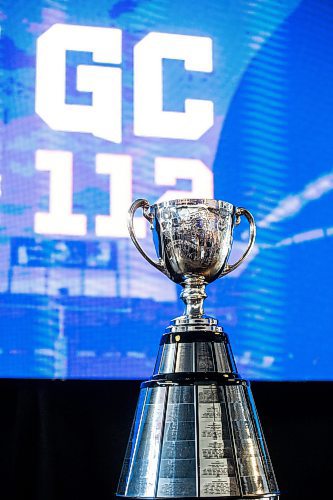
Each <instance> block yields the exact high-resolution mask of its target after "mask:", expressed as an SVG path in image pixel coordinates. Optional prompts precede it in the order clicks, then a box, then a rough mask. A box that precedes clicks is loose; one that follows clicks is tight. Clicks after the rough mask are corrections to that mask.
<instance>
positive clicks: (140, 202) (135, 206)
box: [127, 198, 168, 275]
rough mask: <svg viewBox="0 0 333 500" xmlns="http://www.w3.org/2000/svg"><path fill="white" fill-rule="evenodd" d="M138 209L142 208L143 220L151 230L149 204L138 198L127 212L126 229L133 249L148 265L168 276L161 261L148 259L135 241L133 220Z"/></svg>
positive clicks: (151, 218)
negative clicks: (145, 220)
mask: <svg viewBox="0 0 333 500" xmlns="http://www.w3.org/2000/svg"><path fill="white" fill-rule="evenodd" d="M138 208H142V214H143V216H144V218H145V219H147V221H148V222H149V223H150V229H153V220H154V215H153V214H151V213H149V208H150V205H149V202H148V201H147V200H144V199H142V198H140V199H138V200H135V201H134V203H132V205H131V208H130V209H129V211H128V220H127V227H128V231H129V234H130V237H131V239H132V241H133V243H134V245H135V247H136V248H137V249H138V251H139V252H140V253H141V255H142V257H144V258H145V259H146V260H147V261H148V262H149V264H151V265H152V266H154V267H156V269H158V270H159V271H161V272H162V273H164V274H166V275H168V274H167V270H166V267H165V265H164V262H163V261H162V259H158V260H154V259H151V258H150V257H149V255H147V254H146V252H145V251H144V250H143V248H142V247H141V245H140V243H139V242H138V240H137V239H136V236H135V232H134V223H133V218H134V214H135V212H136V211H137V209H138Z"/></svg>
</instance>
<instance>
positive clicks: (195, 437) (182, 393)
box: [118, 382, 278, 499]
mask: <svg viewBox="0 0 333 500" xmlns="http://www.w3.org/2000/svg"><path fill="white" fill-rule="evenodd" d="M143 385H145V384H143ZM249 395H250V388H249V386H248V385H247V384H245V383H244V382H239V383H236V382H233V383H227V384H223V385H218V384H217V383H212V382H209V383H207V382H206V383H195V384H189V385H182V384H179V383H171V382H168V383H166V384H165V385H164V386H161V385H159V386H157V387H154V388H147V387H143V388H142V389H141V395H140V399H139V403H138V409H137V413H136V417H135V422H134V425H133V429H132V433H131V437H130V441H129V445H128V449H127V452H126V457H125V461H124V467H123V471H122V476H121V480H120V482H119V488H118V495H121V496H126V497H138V498H173V497H177V498H186V497H191V498H195V497H203V498H206V497H224V498H228V497H233V496H236V497H239V498H243V497H251V498H264V497H265V498H272V499H273V498H278V497H277V495H278V489H277V485H276V481H275V478H274V475H273V476H272V470H271V469H270V464H269V463H267V461H266V458H267V457H268V452H267V449H266V447H265V445H264V442H263V440H262V436H261V435H260V434H258V428H257V423H256V418H257V416H256V415H255V414H254V413H253V412H254V409H253V406H252V402H251V398H250V396H249ZM239 406H242V411H241V412H233V411H232V409H233V408H234V407H237V408H239ZM260 432H261V431H260ZM265 457H266V458H265Z"/></svg>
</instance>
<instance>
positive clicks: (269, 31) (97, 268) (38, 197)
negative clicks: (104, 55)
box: [0, 0, 333, 380]
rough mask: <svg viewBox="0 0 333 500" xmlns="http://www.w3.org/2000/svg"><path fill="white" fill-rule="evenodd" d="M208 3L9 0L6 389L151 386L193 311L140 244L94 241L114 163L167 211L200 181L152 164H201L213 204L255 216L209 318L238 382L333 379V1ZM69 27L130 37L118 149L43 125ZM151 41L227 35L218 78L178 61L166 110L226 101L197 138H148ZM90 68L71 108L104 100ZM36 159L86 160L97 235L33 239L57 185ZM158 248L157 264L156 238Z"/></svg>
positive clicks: (4, 30)
mask: <svg viewBox="0 0 333 500" xmlns="http://www.w3.org/2000/svg"><path fill="white" fill-rule="evenodd" d="M204 4H205V2H199V1H198V2H193V1H191V2H190V1H187V0H184V1H182V2H176V1H171V2H170V1H166V0H152V1H149V2H147V1H141V0H132V1H124V0H123V1H121V0H120V1H117V2H112V1H111V2H110V1H104V0H101V1H99V2H92V1H90V0H85V1H84V2H83V1H79V2H68V1H55V2H48V1H46V0H44V1H39V0H35V1H34V2H32V1H24V2H23V1H16V2H3V3H2V10H1V11H0V19H1V38H0V44H1V45H0V57H1V60H0V63H1V74H2V77H1V82H0V85H1V113H0V119H1V122H0V133H1V149H0V159H1V167H0V175H1V196H0V279H1V282H0V376H1V377H30V378H115V379H120V378H144V377H147V376H149V375H150V374H151V372H152V369H153V365H154V361H155V355H156V353H157V347H158V342H159V338H160V336H161V335H162V333H163V331H164V328H165V327H166V326H167V324H168V322H169V321H170V319H172V318H173V317H175V316H177V315H180V314H181V313H182V303H181V301H180V300H179V299H178V296H179V293H180V287H177V286H176V285H174V284H173V283H171V281H169V280H168V279H167V278H166V277H165V276H163V275H162V274H160V273H158V271H157V270H155V269H154V268H152V267H151V266H149V264H148V263H147V262H145V261H144V260H143V259H142V257H141V256H140V255H139V254H138V252H137V251H136V249H135V248H134V246H133V244H132V243H131V241H130V239H129V238H128V237H122V238H97V237H96V234H95V233H94V224H93V221H94V217H95V215H96V214H103V213H105V214H107V213H108V206H109V192H108V182H107V178H105V179H103V177H102V176H101V178H100V179H98V180H96V172H95V163H94V162H95V155H96V154H97V153H115V154H127V155H131V156H132V157H133V198H139V197H145V198H147V199H148V200H150V201H151V202H152V203H153V202H154V201H155V200H156V199H158V198H159V197H160V196H161V195H162V194H163V192H165V191H166V190H167V189H177V190H179V189H181V190H185V191H186V190H189V189H190V188H191V185H190V181H188V180H187V181H186V180H184V181H182V180H179V181H178V182H177V185H176V186H174V187H170V186H169V187H162V186H157V185H155V184H154V180H153V165H154V159H155V158H156V157H163V156H167V157H183V158H197V159H201V160H202V161H204V162H205V164H206V165H208V166H209V167H210V168H211V169H212V171H213V174H214V196H215V198H216V199H222V200H226V201H229V202H231V203H233V204H235V205H238V206H244V207H246V208H247V209H249V210H250V211H251V212H252V213H253V215H254V217H255V219H256V222H257V226H258V235H257V242H256V245H255V249H254V252H253V253H252V256H251V259H249V260H248V261H247V262H246V263H245V264H244V265H243V266H242V267H240V268H239V269H238V270H237V272H235V273H233V274H230V276H228V277H226V278H224V279H223V280H219V281H218V282H214V283H213V284H211V285H209V287H208V288H207V293H208V298H207V300H206V312H207V313H208V314H211V315H213V316H216V317H217V318H218V319H219V320H220V323H221V324H222V325H223V327H224V328H225V330H226V331H227V332H228V333H229V334H230V338H231V342H232V346H233V350H234V354H235V356H236V361H237V365H238V369H239V371H240V373H241V374H242V375H243V376H244V377H248V378H251V379H266V380H309V379H310V380H311V379H313V380H328V379H332V378H333V370H332V354H333V339H332V335H331V331H332V319H333V317H332V316H333V313H332V310H333V308H332V302H333V290H332V286H331V283H332V278H333V271H332V254H333V239H332V236H333V216H332V214H333V206H332V201H333V194H332V189H333V170H332V169H333V140H332V131H333V93H332V82H333V50H332V47H333V32H332V29H331V27H332V22H333V4H332V3H331V2H330V1H328V0H327V1H325V0H322V1H320V2H318V1H316V0H306V1H299V0H293V1H291V0H290V1H287V0H286V1H285V2H283V3H281V2H278V1H275V0H266V1H265V2H259V1H256V0H251V1H246V0H237V1H232V2H231V1H226V0H223V1H221V0H219V1H216V2H209V7H207V5H206V6H205V5H204ZM55 23H65V24H69V25H70V24H75V25H87V26H98V27H116V28H120V29H121V30H122V31H123V47H122V54H123V61H122V85H123V102H122V106H123V138H122V142H121V143H120V144H113V143H112V142H109V141H106V140H103V139H100V138H96V137H94V136H92V135H91V134H85V133H79V132H61V131H55V130H51V129H50V128H49V127H48V125H47V124H46V123H44V122H43V121H42V120H41V118H40V117H39V116H38V115H37V114H36V112H35V77H36V75H35V73H36V40H37V38H38V37H39V36H40V35H41V34H42V33H43V32H45V31H46V30H47V29H48V28H50V27H51V26H52V25H53V24H55ZM151 31H157V32H162V33H174V34H185V35H193V36H206V37H211V38H212V40H213V72H212V73H210V74H208V73H207V74H205V73H200V72H199V73H194V72H186V71H184V64H183V62H182V61H176V60H165V61H164V64H163V84H164V88H163V108H164V109H165V110H172V111H180V112H182V111H184V100H185V99H186V98H192V99H195V98H202V99H210V100H212V101H213V102H214V110H215V111H214V124H213V126H212V127H211V129H210V130H209V131H208V132H207V133H206V134H204V135H203V136H202V137H201V138H200V139H198V140H197V141H193V140H181V139H165V138H164V139H158V138H149V137H139V136H135V135H134V133H133V125H132V124H133V46H134V45H135V44H136V43H137V42H138V41H139V40H141V39H142V38H143V37H144V36H145V35H146V34H148V33H149V32H151ZM78 64H88V65H89V64H91V65H93V64H94V63H93V61H92V58H91V54H89V53H84V52H68V53H67V73H66V101H67V102H68V103H74V104H75V103H76V104H85V105H87V106H89V105H90V104H91V94H89V93H86V92H79V91H78V90H77V88H76V67H77V65H78ZM147 78H149V75H147ZM38 149H47V150H65V151H70V152H72V153H73V162H74V197H73V199H74V202H73V203H74V204H73V211H74V212H76V211H77V212H80V213H81V212H82V213H85V214H86V215H87V217H88V232H87V235H86V236H84V237H70V238H65V237H62V236H59V235H48V236H43V237H41V236H40V235H37V234H35V233H34V224H33V220H34V214H35V213H36V211H38V210H39V211H40V210H47V206H48V182H47V176H46V177H43V176H44V175H45V174H44V173H41V172H38V171H36V168H35V153H36V150H38ZM119 189H121V186H119ZM244 228H245V223H244V222H243V223H242V225H241V226H240V227H239V228H237V229H236V230H235V235H234V240H235V244H234V246H235V248H234V253H232V255H231V258H230V260H231V261H234V260H235V259H236V258H238V257H239V254H237V252H239V251H240V250H239V249H240V248H243V246H242V245H244V241H246V238H247V235H246V232H244V231H245V230H244ZM143 244H144V246H145V248H146V249H147V251H148V252H149V253H151V254H152V253H153V251H154V250H153V243H152V241H151V235H150V234H148V236H147V238H146V241H144V242H143ZM22 248H23V250H22ZM27 249H28V250H27ZM22 252H23V254H22ZM22 255H23V257H22Z"/></svg>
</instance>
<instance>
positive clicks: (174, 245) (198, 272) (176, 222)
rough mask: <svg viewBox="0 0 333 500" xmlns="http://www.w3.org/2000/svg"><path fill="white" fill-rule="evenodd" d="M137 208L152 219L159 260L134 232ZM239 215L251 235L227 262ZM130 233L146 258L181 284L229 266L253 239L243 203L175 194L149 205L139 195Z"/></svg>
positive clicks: (216, 273) (208, 279)
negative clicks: (142, 245)
mask: <svg viewBox="0 0 333 500" xmlns="http://www.w3.org/2000/svg"><path fill="white" fill-rule="evenodd" d="M139 207H141V208H142V209H143V215H144V217H145V218H146V219H148V220H149V222H150V224H151V229H152V230H153V233H154V243H155V248H156V253H157V255H158V258H159V259H158V261H155V260H153V259H151V258H150V257H148V256H147V254H146V253H145V252H144V251H143V249H142V248H141V246H140V244H139V243H138V241H137V239H136V237H135V233H134V227H133V216H134V213H135V211H136V210H137V209H138V208H139ZM241 215H244V216H245V217H246V218H247V219H248V221H249V223H250V240H249V244H248V247H247V249H246V251H245V253H244V255H243V256H242V257H241V259H239V260H238V261H237V262H236V263H235V264H233V265H229V264H228V263H227V261H228V257H229V254H230V250H231V246H232V240H233V229H234V226H235V225H237V224H239V222H240V217H241ZM129 232H130V235H131V237H132V239H133V242H134V244H135V246H136V247H137V249H138V250H139V252H140V253H141V254H142V255H143V256H144V257H145V259H146V260H148V262H150V264H152V265H153V266H155V267H157V268H158V269H159V270H160V271H162V272H163V273H164V274H166V275H167V276H168V277H169V278H170V279H171V280H172V281H174V282H176V283H183V282H184V281H185V280H186V279H187V278H189V277H193V276H200V277H202V278H204V282H205V283H206V284H207V283H210V282H212V281H214V280H216V279H217V278H219V277H220V276H224V275H225V274H228V273H229V272H231V271H233V270H234V269H236V267H238V266H239V265H240V264H241V263H242V261H243V260H244V259H245V258H246V256H247V254H248V253H249V252H250V250H251V248H252V246H253V243H254V239H255V223H254V220H253V217H252V215H251V214H250V212H248V211H247V210H246V209H245V208H239V207H235V206H234V205H232V204H231V203H228V202H226V201H220V200H207V199H178V200H171V201H165V202H161V203H156V204H154V205H149V203H148V201H147V200H143V199H139V200H137V201H136V202H134V203H133V205H132V207H131V209H130V218H129Z"/></svg>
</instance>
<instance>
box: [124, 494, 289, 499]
mask: <svg viewBox="0 0 333 500" xmlns="http://www.w3.org/2000/svg"><path fill="white" fill-rule="evenodd" d="M116 496H117V497H119V498H138V499H141V498H144V499H145V500H155V499H156V497H129V496H128V495H120V494H118V493H117V494H116ZM198 498H200V497H177V499H179V500H182V499H184V500H185V499H186V500H198ZM201 498H205V500H214V499H216V498H217V497H216V496H215V497H201ZM220 498H230V499H232V500H263V499H264V500H279V498H280V496H279V495H255V496H253V495H251V496H245V497H244V496H243V497H239V496H238V497H230V496H228V497H220ZM158 500H170V497H158Z"/></svg>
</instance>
